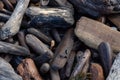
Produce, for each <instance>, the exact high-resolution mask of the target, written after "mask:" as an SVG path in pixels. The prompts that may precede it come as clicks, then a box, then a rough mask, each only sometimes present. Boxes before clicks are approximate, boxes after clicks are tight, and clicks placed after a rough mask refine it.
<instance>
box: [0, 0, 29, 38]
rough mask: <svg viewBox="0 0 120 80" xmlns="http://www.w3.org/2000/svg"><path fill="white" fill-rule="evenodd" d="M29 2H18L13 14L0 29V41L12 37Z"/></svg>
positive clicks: (26, 0) (23, 0) (17, 29)
mask: <svg viewBox="0 0 120 80" xmlns="http://www.w3.org/2000/svg"><path fill="white" fill-rule="evenodd" d="M29 1H30V0H19V1H18V3H17V5H16V8H15V10H14V12H13V13H12V15H11V17H10V19H9V20H8V21H7V22H6V24H5V25H4V26H3V27H2V28H1V29H0V39H2V40H4V39H7V38H9V37H12V36H14V35H15V34H16V33H17V32H18V31H19V28H20V24H21V21H22V18H23V15H24V13H25V10H26V8H27V6H28V4H29Z"/></svg>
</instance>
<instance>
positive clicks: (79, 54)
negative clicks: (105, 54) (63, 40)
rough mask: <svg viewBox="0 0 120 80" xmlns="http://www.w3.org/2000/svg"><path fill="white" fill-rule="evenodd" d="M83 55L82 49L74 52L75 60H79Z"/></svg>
mask: <svg viewBox="0 0 120 80" xmlns="http://www.w3.org/2000/svg"><path fill="white" fill-rule="evenodd" d="M83 55H84V53H83V52H82V51H78V52H77V54H76V61H77V62H79V60H80V59H81V57H82V56H83Z"/></svg>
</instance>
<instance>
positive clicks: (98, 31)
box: [75, 17, 120, 52]
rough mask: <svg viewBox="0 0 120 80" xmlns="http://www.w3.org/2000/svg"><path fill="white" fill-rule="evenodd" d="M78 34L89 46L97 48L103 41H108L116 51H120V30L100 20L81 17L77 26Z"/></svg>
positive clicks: (76, 32)
mask: <svg viewBox="0 0 120 80" xmlns="http://www.w3.org/2000/svg"><path fill="white" fill-rule="evenodd" d="M75 34H76V36H77V37H78V38H79V39H80V40H81V41H83V42H84V43H85V44H86V45H88V46H89V47H92V48H94V49H97V47H98V45H99V44H100V43H101V42H108V43H109V44H110V45H111V48H112V49H113V51H114V52H118V51H120V42H119V41H120V38H119V37H120V32H118V31H115V30H112V29H111V28H110V27H109V26H107V25H104V24H103V23H100V22H98V21H95V20H92V19H89V18H87V17H81V19H80V20H79V21H78V22H77V24H76V28H75Z"/></svg>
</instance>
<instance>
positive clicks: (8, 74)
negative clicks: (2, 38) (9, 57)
mask: <svg viewBox="0 0 120 80" xmlns="http://www.w3.org/2000/svg"><path fill="white" fill-rule="evenodd" d="M0 80H23V79H22V77H20V76H19V75H17V74H16V73H15V71H14V69H13V68H12V66H11V65H10V64H9V63H8V62H6V61H5V60H4V59H2V58H1V57H0Z"/></svg>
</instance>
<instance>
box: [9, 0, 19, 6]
mask: <svg viewBox="0 0 120 80" xmlns="http://www.w3.org/2000/svg"><path fill="white" fill-rule="evenodd" d="M8 1H9V2H10V3H11V4H13V5H15V4H16V3H17V0H8Z"/></svg>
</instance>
